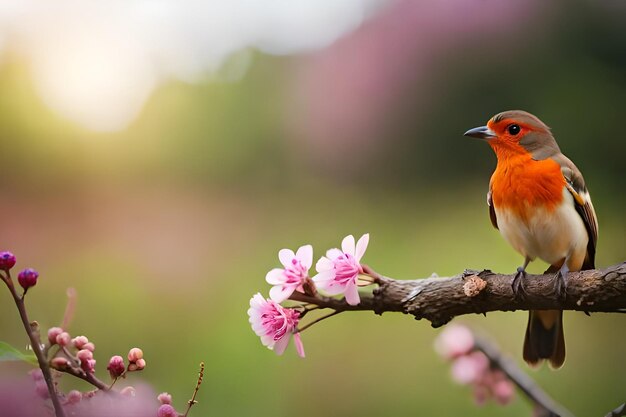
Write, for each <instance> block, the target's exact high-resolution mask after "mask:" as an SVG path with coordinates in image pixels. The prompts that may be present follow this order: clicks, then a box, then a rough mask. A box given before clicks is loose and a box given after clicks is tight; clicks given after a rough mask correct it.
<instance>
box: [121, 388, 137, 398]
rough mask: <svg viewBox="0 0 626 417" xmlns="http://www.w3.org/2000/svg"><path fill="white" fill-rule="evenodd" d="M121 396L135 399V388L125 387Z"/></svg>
mask: <svg viewBox="0 0 626 417" xmlns="http://www.w3.org/2000/svg"><path fill="white" fill-rule="evenodd" d="M120 394H122V395H125V396H127V397H134V396H135V394H136V393H135V388H133V387H124V388H122V390H121V391H120Z"/></svg>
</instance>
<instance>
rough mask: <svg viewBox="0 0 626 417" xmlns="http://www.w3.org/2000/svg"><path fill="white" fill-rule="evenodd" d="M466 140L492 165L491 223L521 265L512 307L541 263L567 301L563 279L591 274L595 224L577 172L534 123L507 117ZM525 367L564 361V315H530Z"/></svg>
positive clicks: (521, 116)
mask: <svg viewBox="0 0 626 417" xmlns="http://www.w3.org/2000/svg"><path fill="white" fill-rule="evenodd" d="M464 136H469V137H472V138H478V139H482V140H484V141H486V142H487V143H488V144H489V146H490V147H491V148H492V149H493V151H494V152H495V154H496V157H497V165H496V168H495V171H494V173H493V175H492V176H491V180H490V181H489V191H488V193H487V205H488V208H489V217H490V219H491V223H492V224H493V226H494V227H495V228H496V229H498V230H499V231H500V234H501V235H502V236H503V237H504V239H505V240H506V241H507V242H508V243H509V244H510V245H511V246H512V247H513V248H514V249H515V250H516V251H517V252H518V253H519V254H521V255H522V256H523V257H524V263H523V265H522V266H520V267H518V268H517V273H516V275H515V277H514V279H513V282H512V290H513V293H514V294H515V297H516V299H520V298H521V299H523V298H525V295H526V293H525V290H524V282H525V280H527V279H530V278H528V277H527V274H526V267H527V266H528V264H529V263H530V262H532V261H533V260H535V259H536V258H539V259H541V260H543V261H545V262H547V263H548V264H550V267H549V268H548V270H547V271H546V274H550V273H552V274H555V276H554V292H555V295H556V296H557V297H559V298H560V299H563V298H564V297H566V286H567V273H568V272H570V271H581V270H586V269H594V268H595V254H596V244H597V241H598V220H597V217H596V213H595V210H594V208H593V203H592V202H591V197H590V195H589V191H588V190H587V186H586V185H585V180H584V179H583V176H582V174H581V172H580V170H579V169H578V168H577V167H576V165H574V163H573V162H572V161H571V160H570V159H569V158H567V157H566V156H565V155H563V153H561V150H560V148H559V145H558V144H557V142H556V140H555V139H554V136H553V135H552V132H551V130H550V128H549V127H548V126H547V125H546V124H545V123H543V122H542V121H541V120H540V119H539V118H538V117H536V116H534V115H532V114H530V113H528V112H525V111H522V110H509V111H504V112H502V113H498V114H496V115H495V116H493V117H492V118H491V119H490V120H489V121H488V122H487V125H486V126H480V127H476V128H473V129H470V130H468V131H467V132H465V134H464ZM523 357H524V360H525V361H526V362H527V363H528V364H529V365H531V366H533V367H534V366H538V365H540V364H541V363H542V362H543V361H545V360H547V361H548V362H549V364H550V365H551V367H552V368H554V369H558V368H560V367H561V366H562V365H563V362H564V361H565V338H564V335H563V311H562V310H530V312H529V316H528V324H527V326H526V334H525V337H524V348H523Z"/></svg>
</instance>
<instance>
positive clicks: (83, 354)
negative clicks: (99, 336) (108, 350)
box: [76, 349, 93, 362]
mask: <svg viewBox="0 0 626 417" xmlns="http://www.w3.org/2000/svg"><path fill="white" fill-rule="evenodd" d="M76 357H77V358H78V360H80V361H81V362H84V361H88V360H89V359H93V352H92V351H90V350H88V349H81V350H79V351H78V353H77V354H76Z"/></svg>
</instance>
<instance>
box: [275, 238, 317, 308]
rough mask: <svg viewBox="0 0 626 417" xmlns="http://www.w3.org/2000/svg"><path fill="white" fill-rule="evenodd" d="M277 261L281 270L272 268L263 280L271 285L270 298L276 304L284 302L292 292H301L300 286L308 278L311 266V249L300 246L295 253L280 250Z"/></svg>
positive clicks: (288, 250)
mask: <svg viewBox="0 0 626 417" xmlns="http://www.w3.org/2000/svg"><path fill="white" fill-rule="evenodd" d="M278 259H279V260H280V263H281V264H283V266H284V269H283V268H274V269H272V270H271V271H270V272H268V273H267V275H266V276H265V280H266V281H267V282H268V283H269V284H271V285H273V287H272V289H271V290H270V298H271V299H272V300H274V301H276V302H277V303H280V302H283V301H285V300H286V299H287V298H289V296H290V295H291V294H293V292H294V291H296V290H297V291H300V292H302V291H303V289H302V284H303V283H304V280H305V279H306V278H307V277H308V276H309V269H310V268H311V265H313V247H312V246H311V245H305V246H301V247H300V248H299V249H298V251H297V252H296V253H293V251H292V250H291V249H281V250H280V251H279V252H278Z"/></svg>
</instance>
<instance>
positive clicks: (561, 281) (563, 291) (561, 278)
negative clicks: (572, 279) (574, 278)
mask: <svg viewBox="0 0 626 417" xmlns="http://www.w3.org/2000/svg"><path fill="white" fill-rule="evenodd" d="M554 294H555V295H556V297H557V298H558V299H559V300H561V301H565V299H566V298H567V272H564V271H562V270H561V271H559V272H557V273H556V275H555V276H554Z"/></svg>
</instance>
